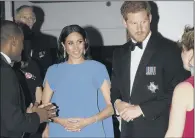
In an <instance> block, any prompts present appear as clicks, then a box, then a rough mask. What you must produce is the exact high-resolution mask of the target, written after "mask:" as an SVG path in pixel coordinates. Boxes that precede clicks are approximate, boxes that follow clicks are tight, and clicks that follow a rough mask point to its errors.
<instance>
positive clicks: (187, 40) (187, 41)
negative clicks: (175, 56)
mask: <svg viewBox="0 0 195 138" xmlns="http://www.w3.org/2000/svg"><path fill="white" fill-rule="evenodd" d="M178 45H179V47H180V48H181V49H182V50H183V49H185V50H187V51H189V50H191V49H194V27H190V26H185V28H184V33H183V35H182V38H181V40H180V41H178Z"/></svg>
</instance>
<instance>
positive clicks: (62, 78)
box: [45, 60, 114, 138]
mask: <svg viewBox="0 0 195 138" xmlns="http://www.w3.org/2000/svg"><path fill="white" fill-rule="evenodd" d="M45 80H47V81H48V83H49V85H50V87H51V89H52V90H53V92H54V94H53V97H52V100H51V102H54V103H56V104H57V105H58V106H59V109H60V112H59V117H62V118H74V117H76V118H84V117H91V116H93V115H95V114H97V113H98V112H100V111H101V110H102V109H103V108H105V107H106V104H105V100H104V97H103V95H102V92H101V91H100V87H101V85H102V84H103V82H104V80H109V81H110V79H109V76H108V72H107V70H106V68H105V66H104V65H103V64H101V63H100V62H97V61H94V60H85V61H84V62H83V63H81V64H68V63H67V62H64V63H61V64H55V65H53V66H51V67H49V69H48V71H47V73H46V77H45ZM49 137H67V138H69V137H82V138H86V137H91V138H94V137H97V138H104V137H109V138H112V137H114V132H113V122H112V117H109V118H107V119H105V120H103V121H99V122H97V123H93V124H91V125H89V126H86V127H85V128H83V129H82V130H81V132H68V131H66V130H65V129H64V128H63V127H62V126H61V125H59V124H56V123H49Z"/></svg>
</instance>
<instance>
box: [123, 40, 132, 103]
mask: <svg viewBox="0 0 195 138" xmlns="http://www.w3.org/2000/svg"><path fill="white" fill-rule="evenodd" d="M130 49H131V45H130V43H126V44H125V45H124V46H123V53H122V54H123V55H121V57H122V58H121V59H122V60H121V72H122V83H123V86H122V87H123V90H124V92H125V95H126V96H128V100H129V98H130V96H129V94H130V61H131V60H130V59H131V50H130Z"/></svg>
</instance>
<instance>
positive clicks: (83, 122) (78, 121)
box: [66, 118, 91, 132]
mask: <svg viewBox="0 0 195 138" xmlns="http://www.w3.org/2000/svg"><path fill="white" fill-rule="evenodd" d="M68 121H69V122H71V123H73V124H74V127H72V128H66V129H67V130H68V131H77V132H79V131H81V130H82V129H83V128H84V127H86V126H87V125H90V124H91V120H90V119H89V118H69V119H68Z"/></svg>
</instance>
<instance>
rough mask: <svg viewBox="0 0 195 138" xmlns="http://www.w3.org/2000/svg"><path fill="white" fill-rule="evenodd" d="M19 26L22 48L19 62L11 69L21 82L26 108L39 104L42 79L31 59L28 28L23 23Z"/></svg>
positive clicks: (37, 67)
mask: <svg viewBox="0 0 195 138" xmlns="http://www.w3.org/2000/svg"><path fill="white" fill-rule="evenodd" d="M19 25H20V27H21V28H22V30H23V34H24V48H23V50H22V56H21V61H20V62H15V63H14V66H13V68H14V69H15V70H16V73H17V75H18V78H19V80H20V82H21V83H20V84H21V86H22V88H23V91H24V95H25V102H26V106H29V105H30V103H34V102H38V103H40V102H41V96H42V79H41V75H40V69H39V66H38V65H37V63H36V62H35V61H34V60H33V59H32V58H31V51H30V50H31V41H30V37H31V34H30V33H29V32H30V28H29V27H28V26H27V25H25V24H23V23H19Z"/></svg>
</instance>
